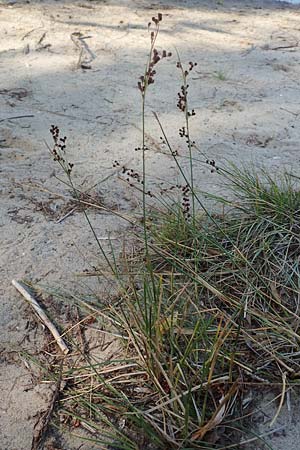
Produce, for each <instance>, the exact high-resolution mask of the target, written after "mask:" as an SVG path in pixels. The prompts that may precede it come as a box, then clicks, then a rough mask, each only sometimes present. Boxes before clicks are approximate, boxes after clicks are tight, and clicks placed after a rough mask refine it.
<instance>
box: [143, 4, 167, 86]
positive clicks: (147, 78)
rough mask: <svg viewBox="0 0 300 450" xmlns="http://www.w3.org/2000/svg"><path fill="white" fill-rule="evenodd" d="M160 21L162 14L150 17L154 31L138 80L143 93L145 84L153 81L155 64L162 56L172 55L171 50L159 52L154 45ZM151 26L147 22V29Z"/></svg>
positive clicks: (147, 84)
mask: <svg viewBox="0 0 300 450" xmlns="http://www.w3.org/2000/svg"><path fill="white" fill-rule="evenodd" d="M161 21H162V14H161V13H158V15H157V18H156V17H152V22H153V23H154V24H155V31H151V35H150V38H151V58H150V61H149V63H148V66H147V69H146V72H145V74H144V75H141V76H140V78H139V81H138V88H139V90H140V91H141V93H142V94H144V93H145V91H146V89H147V86H149V85H150V84H153V83H154V77H155V75H156V70H155V66H156V64H157V63H158V62H159V61H160V60H161V59H163V58H166V57H168V56H172V53H171V52H167V51H166V50H162V51H161V52H159V51H158V50H157V49H156V48H155V47H154V44H155V41H156V38H157V34H158V31H159V23H160V22H161ZM150 26H151V22H149V23H148V29H149V28H150Z"/></svg>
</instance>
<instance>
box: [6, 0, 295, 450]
mask: <svg viewBox="0 0 300 450" xmlns="http://www.w3.org/2000/svg"><path fill="white" fill-rule="evenodd" d="M220 3H221V2H220ZM248 3H250V2H248ZM261 5H262V6H263V7H261ZM157 11H161V12H162V13H164V21H163V25H162V32H161V35H160V39H159V46H160V47H162V48H166V49H167V50H171V51H173V50H174V46H176V48H177V49H178V51H179V52H180V54H181V58H182V60H183V61H190V60H191V61H197V62H198V66H197V69H196V70H195V71H194V73H193V77H192V78H193V83H192V86H191V91H190V92H191V98H192V107H194V108H195V109H196V112H197V115H196V117H195V119H194V120H193V124H192V127H193V133H194V139H195V140H196V141H197V143H198V145H199V146H200V147H201V148H202V149H203V151H205V152H206V153H207V154H208V155H209V157H211V158H214V159H215V160H216V161H224V159H229V160H233V161H234V162H237V163H254V164H263V165H265V166H266V167H267V168H268V169H269V170H270V173H274V172H277V171H279V170H281V169H282V168H283V167H292V168H293V169H294V170H295V171H298V173H299V140H300V139H299V137H300V131H299V127H298V122H299V117H300V89H299V86H300V82H299V80H300V76H299V75H300V66H299V52H300V48H299V47H298V42H299V41H300V20H299V19H300V10H299V9H298V8H297V7H293V6H288V5H285V4H274V3H270V2H251V6H247V5H246V3H244V2H241V1H240V2H239V1H236V2H227V1H226V0H225V1H224V4H218V3H217V2H205V1H203V2H200V1H192V0H187V1H178V2H177V3H176V2H171V1H170V2H169V1H164V2H159V1H158V2H152V3H151V2H148V1H129V0H124V1H109V0H107V1H86V0H83V1H73V2H69V1H60V2H54V1H46V0H45V1H29V2H22V1H17V2H6V1H1V2H0V30H1V41H0V105H1V115H0V162H1V166H0V231H1V242H0V261H1V266H0V296H1V306H0V323H1V331H2V332H1V341H0V346H1V347H0V351H1V353H0V354H1V359H0V362H1V370H0V374H1V375H0V397H1V406H0V411H1V420H0V448H1V449H3V450H4V449H5V450H13V449H14V450H28V449H29V448H30V442H31V436H32V429H33V424H34V423H35V421H36V416H35V415H36V414H37V413H38V412H41V411H43V409H45V405H46V404H47V401H48V400H49V395H50V394H51V389H50V388H45V386H39V385H36V382H35V381H33V380H32V377H31V376H30V373H29V372H28V370H27V369H26V368H25V363H24V360H23V359H22V358H21V357H20V355H19V353H18V351H19V350H20V348H26V349H28V350H31V351H34V350H35V349H36V348H38V347H39V346H40V345H43V332H42V329H41V327H38V329H36V328H34V327H33V324H34V319H33V318H32V315H31V314H29V312H28V310H27V308H26V306H25V305H24V303H23V302H22V300H21V299H20V298H19V296H18V295H17V294H16V292H15V291H14V290H13V288H12V287H11V285H10V280H11V279H12V278H27V279H30V280H32V281H33V282H39V281H42V282H43V283H48V284H50V283H55V284H56V285H59V284H63V286H70V285H71V284H72V280H73V278H74V276H73V273H74V272H75V271H81V270H82V269H83V268H85V267H86V266H87V261H86V259H87V260H89V261H90V260H91V261H96V260H97V255H96V250H95V248H94V245H93V240H92V237H91V235H90V233H89V231H88V229H87V228H86V226H84V218H83V217H82V215H81V214H74V215H71V216H70V217H68V218H67V219H65V220H64V221H63V222H61V223H56V220H57V219H59V218H60V217H62V216H63V214H64V213H65V212H66V210H67V209H66V208H67V200H61V199H58V197H56V196H55V195H53V194H49V192H43V191H41V189H40V188H39V187H37V185H39V186H42V187H43V188H46V189H48V190H50V191H51V192H53V193H60V194H64V195H69V194H68V192H67V190H66V189H65V188H64V186H63V185H61V184H59V183H58V181H57V180H56V179H55V178H54V177H53V171H54V170H55V171H57V168H56V166H55V165H54V163H53V162H52V161H51V160H50V158H49V155H48V152H47V149H46V146H45V143H44V140H47V141H48V142H51V140H50V137H49V132H48V130H49V127H50V125H51V124H52V123H54V124H56V125H59V126H60V127H61V129H62V132H63V134H66V135H67V136H68V144H69V152H70V160H71V161H72V162H74V163H75V171H74V176H75V180H76V182H77V183H78V184H79V185H80V186H82V187H83V188H87V187H89V186H92V185H93V184H95V183H99V182H100V181H101V180H103V179H104V178H105V177H106V176H108V175H110V174H113V172H114V171H113V169H112V162H113V160H115V159H118V160H119V161H120V163H121V164H127V165H128V167H133V168H134V169H137V170H138V169H139V168H140V166H141V164H140V157H141V155H140V154H139V152H136V151H135V150H134V148H135V147H136V146H137V145H139V143H140V141H139V139H140V132H139V127H140V102H139V93H138V90H137V89H136V82H137V79H138V77H139V75H140V74H141V73H142V70H143V66H144V61H145V55H146V53H147V48H148V33H147V30H146V25H147V23H148V21H149V19H151V17H152V15H153V14H156V12H157ZM74 33H75V34H74ZM76 33H77V34H76ZM78 33H81V34H80V35H78ZM72 36H73V40H72V39H71V37H72ZM78 36H81V37H84V38H85V39H82V40H81V41H80V40H78ZM78 42H79V46H80V45H81V44H82V43H85V44H86V45H87V46H88V49H85V51H84V52H83V54H82V58H81V61H80V60H79V56H80V51H79V48H78V46H77V45H76V43H77V44H78ZM82 45H83V44H82ZM80 62H81V63H82V64H83V66H85V67H86V66H90V68H88V69H82V68H81V67H78V65H79V63H80ZM158 72H159V74H158V76H157V79H156V83H155V84H154V86H152V88H151V90H152V96H151V99H149V112H148V113H147V121H148V131H149V134H150V136H151V139H150V141H149V142H150V143H151V150H150V151H149V152H148V167H149V172H150V176H151V177H152V181H153V184H155V185H159V183H161V180H164V185H166V182H167V180H174V179H176V177H177V175H176V170H175V167H174V163H173V162H172V160H171V159H170V158H169V157H168V156H167V155H165V153H166V149H164V148H163V146H161V144H160V143H159V135H160V134H159V131H158V129H157V125H156V124H155V122H154V120H153V117H152V114H151V110H156V111H157V112H158V113H159V114H160V117H161V119H162V121H163V123H164V124H165V126H166V130H167V132H168V134H169V136H170V137H171V139H173V141H174V142H175V143H176V142H177V143H179V141H178V138H177V134H178V128H179V127H180V126H181V125H182V124H181V120H182V117H181V115H180V113H179V112H178V111H177V110H176V107H175V104H176V95H177V91H178V87H179V86H180V79H179V75H178V73H177V71H176V69H174V58H173V59H172V60H170V61H164V62H163V64H161V66H160V67H159V71H158ZM19 116H32V117H23V118H15V117H19ZM12 117H14V119H9V118H12ZM175 146H176V148H178V151H179V153H181V152H182V149H181V148H180V147H179V146H178V145H177V144H176V145H175ZM154 175H155V176H154ZM197 176H198V180H199V186H200V187H205V188H206V189H211V190H216V189H217V187H216V178H215V176H213V175H211V174H210V172H209V170H207V168H205V167H200V168H199V170H198V172H197ZM95 192H98V193H100V194H101V195H102V197H103V200H104V203H105V204H107V205H108V206H114V208H117V209H118V210H119V211H121V212H122V213H126V212H129V211H131V210H132V209H133V208H134V207H135V205H136V201H137V200H135V196H134V195H133V190H132V189H130V188H128V186H126V183H123V182H121V181H118V180H117V178H116V176H115V175H113V176H112V177H111V178H109V179H108V181H106V182H105V183H102V184H100V185H98V187H97V188H96V190H95ZM92 219H93V221H94V224H95V227H96V231H97V233H98V234H99V237H101V238H104V239H105V238H107V236H108V233H110V234H111V236H112V237H118V236H119V230H120V229H121V228H122V229H124V225H121V223H120V222H119V221H116V220H115V218H114V216H112V215H110V214H103V213H102V214H101V213H96V212H93V213H92ZM82 249H84V250H82ZM85 258H86V259H85ZM63 313H64V310H63V307H62V314H63ZM282 420H283V423H284V426H285V432H286V433H287V434H288V435H289V433H298V434H299V433H300V431H299V427H296V426H295V425H293V423H292V421H290V419H289V416H286V417H283V419H282ZM287 439H288V438H284V437H282V436H277V437H276V438H274V439H273V440H272V445H273V447H274V449H276V450H279V449H282V448H286V445H287V442H288V448H290V449H291V450H293V449H296V448H298V444H293V439H292V440H290V441H287ZM295 442H297V441H296V440H295ZM66 445H67V444H66ZM78 445H79V444H78ZM65 448H67V447H65ZM82 448H89V447H88V446H87V445H86V446H85V447H82Z"/></svg>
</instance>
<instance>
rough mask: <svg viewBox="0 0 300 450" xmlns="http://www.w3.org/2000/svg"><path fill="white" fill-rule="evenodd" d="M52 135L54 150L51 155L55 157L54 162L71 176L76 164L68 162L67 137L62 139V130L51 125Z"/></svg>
mask: <svg viewBox="0 0 300 450" xmlns="http://www.w3.org/2000/svg"><path fill="white" fill-rule="evenodd" d="M50 133H51V135H52V138H53V142H54V145H53V148H52V149H51V153H52V155H53V160H54V161H57V162H59V163H60V165H61V166H62V168H63V169H64V171H65V172H66V173H67V174H68V175H71V172H72V169H73V167H74V164H72V163H69V162H67V161H66V140H67V137H66V136H64V137H60V130H59V128H58V127H57V126H56V125H51V128H50Z"/></svg>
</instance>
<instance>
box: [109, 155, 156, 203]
mask: <svg viewBox="0 0 300 450" xmlns="http://www.w3.org/2000/svg"><path fill="white" fill-rule="evenodd" d="M113 167H120V169H121V174H122V175H124V176H125V177H126V178H125V179H126V181H127V183H128V184H129V186H130V187H133V186H134V183H139V184H141V185H143V184H144V182H143V179H142V176H141V175H140V174H139V173H138V172H137V171H136V170H134V169H128V168H127V167H126V166H121V165H120V163H119V161H117V160H115V161H113ZM146 195H149V197H154V194H152V192H151V191H147V192H146Z"/></svg>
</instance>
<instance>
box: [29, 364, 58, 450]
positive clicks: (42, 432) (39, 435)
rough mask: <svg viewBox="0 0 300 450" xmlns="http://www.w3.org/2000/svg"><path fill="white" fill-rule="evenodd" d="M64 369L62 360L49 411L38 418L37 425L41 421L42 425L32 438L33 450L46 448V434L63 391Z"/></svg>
mask: <svg viewBox="0 0 300 450" xmlns="http://www.w3.org/2000/svg"><path fill="white" fill-rule="evenodd" d="M62 369H63V360H61V363H60V370H59V375H58V379H57V382H56V386H55V390H54V392H53V395H52V398H51V401H50V404H49V406H48V409H47V411H45V413H44V414H43V415H42V417H41V418H40V419H39V420H38V422H37V423H36V425H35V427H36V426H37V424H38V423H39V424H40V427H39V430H38V431H37V432H36V433H35V434H34V436H33V438H32V443H31V450H42V449H43V448H44V447H43V444H44V441H45V438H46V435H47V432H48V427H49V423H50V420H51V418H52V414H53V411H54V407H55V404H56V402H57V400H58V398H59V394H60V391H61V382H62Z"/></svg>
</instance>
